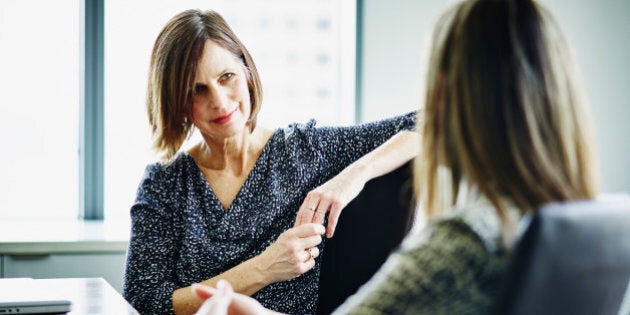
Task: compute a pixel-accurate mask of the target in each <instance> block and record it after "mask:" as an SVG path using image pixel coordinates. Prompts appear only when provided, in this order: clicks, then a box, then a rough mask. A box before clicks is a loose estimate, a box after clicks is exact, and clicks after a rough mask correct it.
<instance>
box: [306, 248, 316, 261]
mask: <svg viewBox="0 0 630 315" xmlns="http://www.w3.org/2000/svg"><path fill="white" fill-rule="evenodd" d="M314 251H315V247H311V248H309V249H308V254H309V255H310V256H311V257H309V259H311V258H313V259H315V255H314V254H313V252H314Z"/></svg>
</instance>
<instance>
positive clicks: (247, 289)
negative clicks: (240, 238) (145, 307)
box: [173, 257, 273, 314]
mask: <svg viewBox="0 0 630 315" xmlns="http://www.w3.org/2000/svg"><path fill="white" fill-rule="evenodd" d="M256 259H257V258H256V257H254V258H252V259H250V260H247V261H244V262H243V263H241V264H239V265H237V266H235V267H233V268H232V269H229V270H227V271H225V272H224V273H221V274H219V275H217V276H215V277H212V278H210V279H207V280H205V281H202V282H201V284H204V285H207V286H210V287H216V285H217V282H218V281H219V280H220V279H226V280H228V281H229V282H230V284H232V287H233V288H234V291H235V292H238V293H242V294H245V295H252V294H254V293H256V292H258V291H259V290H260V289H262V288H264V287H265V286H267V285H269V284H271V283H272V282H273V281H271V280H270V279H268V277H266V276H265V273H264V272H262V271H261V270H259V267H258V264H257V263H256ZM202 303H203V301H202V300H200V299H199V298H197V297H196V296H195V294H194V293H193V291H192V290H191V287H189V286H188V287H183V288H179V289H177V290H175V291H174V292H173V310H174V311H175V314H194V313H195V312H196V311H197V309H198V308H199V307H200V306H201V304H202Z"/></svg>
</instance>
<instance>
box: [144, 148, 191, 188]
mask: <svg viewBox="0 0 630 315" xmlns="http://www.w3.org/2000/svg"><path fill="white" fill-rule="evenodd" d="M193 169H194V161H193V159H192V157H190V155H188V154H187V153H179V154H178V155H177V156H176V157H175V158H174V159H173V160H171V161H169V162H156V163H152V164H149V165H147V166H146V168H145V170H144V175H143V177H142V181H141V184H140V185H141V188H142V187H147V186H155V185H158V186H165V185H169V183H171V184H172V183H173V182H174V181H175V180H176V179H177V178H181V177H182V176H183V175H185V174H187V173H190V172H192V171H193Z"/></svg>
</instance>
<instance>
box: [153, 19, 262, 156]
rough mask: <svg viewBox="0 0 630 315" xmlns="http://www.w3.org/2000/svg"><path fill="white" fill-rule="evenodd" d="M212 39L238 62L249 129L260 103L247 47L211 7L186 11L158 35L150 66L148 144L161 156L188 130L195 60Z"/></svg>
mask: <svg viewBox="0 0 630 315" xmlns="http://www.w3.org/2000/svg"><path fill="white" fill-rule="evenodd" d="M208 40H211V41H213V42H215V43H217V44H219V45H220V46H221V47H223V48H225V49H226V50H228V51H229V52H231V53H232V54H233V55H234V56H235V58H236V59H237V60H240V61H241V62H242V65H243V67H244V70H245V73H246V75H247V86H248V87H249V94H250V99H251V106H252V108H251V115H250V117H249V120H248V125H249V128H250V131H253V130H254V128H255V127H256V119H257V116H258V112H259V111H260V106H261V103H262V86H261V83H260V77H259V76H258V71H257V70H256V65H255V64H254V61H253V60H252V57H251V55H250V54H249V52H248V51H247V48H245V46H244V45H243V43H241V41H240V40H239V39H238V37H236V34H234V32H233V31H232V29H230V27H229V26H228V24H227V23H226V22H225V20H224V19H223V18H222V17H221V16H220V15H219V14H218V13H216V12H214V11H211V10H210V11H204V12H202V11H199V10H187V11H184V12H182V13H180V14H178V15H176V16H174V17H173V18H172V19H171V20H170V21H169V22H168V23H167V24H166V26H165V27H164V29H162V31H161V32H160V35H158V37H157V39H156V41H155V44H154V45H153V52H152V54H151V64H150V66H149V78H148V81H149V82H148V88H147V96H146V105H147V114H148V116H149V124H150V126H151V132H152V136H153V148H154V149H155V150H156V151H157V153H158V154H160V155H161V158H162V160H163V161H169V160H172V158H173V157H174V156H175V154H176V153H177V152H178V151H179V149H180V147H181V146H182V144H183V143H184V141H185V140H186V139H187V138H188V136H189V135H190V134H191V133H192V131H193V125H192V119H191V117H190V115H191V106H192V96H193V95H192V91H193V85H194V80H195V74H196V71H197V65H198V62H199V60H200V59H201V56H202V54H203V48H204V45H205V43H206V41H208Z"/></svg>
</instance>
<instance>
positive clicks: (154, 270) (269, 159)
mask: <svg viewBox="0 0 630 315" xmlns="http://www.w3.org/2000/svg"><path fill="white" fill-rule="evenodd" d="M415 121H416V114H415V113H409V114H406V115H403V116H399V117H394V118H391V119H386V120H382V121H378V122H373V123H368V124H363V125H358V126H348V127H316V126H315V121H313V120H311V121H309V122H308V123H307V124H294V125H290V126H289V127H287V128H284V129H278V130H276V131H275V132H274V134H273V135H272V136H271V138H270V139H269V141H268V142H267V144H266V146H265V148H264V149H263V151H262V153H261V155H260V157H259V158H258V160H257V161H256V163H255V164H254V167H253V169H252V170H251V172H250V174H249V176H248V178H247V179H246V181H245V183H244V184H243V186H242V187H241V189H240V191H239V192H238V194H237V196H236V198H235V199H234V201H233V202H232V204H231V205H230V207H229V209H228V210H227V211H225V210H224V208H223V207H222V205H221V203H220V202H219V200H218V198H217V197H216V195H215V194H214V193H213V191H212V189H211V188H210V186H209V185H208V183H207V181H206V180H205V178H204V176H203V174H202V173H201V171H200V170H199V168H198V167H197V165H196V164H195V162H194V160H193V158H192V157H191V156H190V155H188V154H187V153H180V154H179V155H178V156H177V157H176V158H175V160H174V161H173V162H172V163H170V164H168V165H164V164H152V165H149V166H147V168H146V171H145V174H144V177H143V179H142V181H141V183H140V186H139V188H138V192H137V196H136V201H135V204H134V205H133V206H132V207H131V219H132V233H131V240H130V244H129V250H128V253H127V266H126V271H125V284H124V290H123V295H124V296H125V298H126V299H127V300H128V301H129V303H131V305H133V306H134V307H135V308H136V309H137V310H138V311H139V312H141V313H143V314H145V313H146V314H170V313H173V305H172V301H171V297H172V294H173V291H174V290H175V289H177V288H180V287H184V286H188V285H191V284H193V283H197V282H201V281H203V280H206V279H209V278H212V277H214V276H216V275H218V274H220V273H222V272H224V271H226V270H228V269H230V268H232V267H234V266H236V265H238V264H239V263H241V262H243V261H245V260H247V259H250V258H252V257H254V256H256V255H259V254H260V253H262V252H263V250H264V249H265V248H267V247H268V246H269V245H270V244H271V243H273V242H274V241H275V240H276V239H277V238H278V236H279V235H280V234H281V233H282V232H284V231H285V230H287V229H289V228H291V227H292V226H293V223H294V221H295V217H296V214H297V211H298V209H299V207H300V205H301V204H302V201H303V200H304V198H305V197H306V194H307V193H308V192H309V191H311V190H312V189H314V188H316V187H317V186H319V185H321V184H322V183H324V182H325V181H327V180H328V179H330V178H332V177H333V176H334V175H336V174H337V173H339V172H340V171H341V170H343V169H344V168H345V167H346V166H348V165H350V164H351V163H352V162H354V161H355V160H357V159H358V158H360V157H361V156H363V155H365V154H366V153H368V152H370V151H372V150H373V149H375V148H376V147H378V146H379V145H381V144H382V143H384V142H385V141H386V140H388V139H389V138H390V137H392V136H393V135H394V134H396V133H398V132H399V131H401V130H410V129H413V128H414V127H415ZM320 250H323V245H320ZM319 267H320V262H319V260H316V265H315V267H314V268H313V269H312V270H310V271H309V272H307V273H305V274H303V275H301V276H300V277H297V278H295V279H293V280H291V281H287V282H280V283H274V284H271V285H269V286H267V287H265V288H263V289H262V290H260V291H258V292H257V293H256V294H254V295H253V297H254V298H256V299H257V300H258V301H260V303H261V304H262V305H264V306H265V307H267V308H270V309H273V310H276V311H280V312H285V313H290V314H304V313H314V312H315V307H316V301H317V286H318V283H319Z"/></svg>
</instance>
